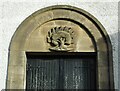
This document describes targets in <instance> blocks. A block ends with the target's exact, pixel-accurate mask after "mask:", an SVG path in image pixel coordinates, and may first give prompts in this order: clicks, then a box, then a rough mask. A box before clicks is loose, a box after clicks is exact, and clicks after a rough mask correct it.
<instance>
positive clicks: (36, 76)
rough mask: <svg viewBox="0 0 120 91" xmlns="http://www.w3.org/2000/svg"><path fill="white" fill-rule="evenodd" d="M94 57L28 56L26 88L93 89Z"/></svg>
mask: <svg viewBox="0 0 120 91" xmlns="http://www.w3.org/2000/svg"><path fill="white" fill-rule="evenodd" d="M95 83H96V67H95V58H91V57H90V58H87V57H82V58H80V57H77V58H76V57H74V56H73V57H70V58H68V57H55V56H53V57H46V58H45V57H44V58H43V57H40V58H37V57H32V58H31V57H28V61H27V70H26V89H41V90H44V89H47V90H51V89H95V88H96V86H95Z"/></svg>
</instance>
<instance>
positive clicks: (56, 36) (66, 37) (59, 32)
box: [47, 27, 73, 51]
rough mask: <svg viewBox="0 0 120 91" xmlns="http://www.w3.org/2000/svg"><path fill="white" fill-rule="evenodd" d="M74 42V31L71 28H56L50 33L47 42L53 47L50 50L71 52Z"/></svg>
mask: <svg viewBox="0 0 120 91" xmlns="http://www.w3.org/2000/svg"><path fill="white" fill-rule="evenodd" d="M72 40H73V31H72V30H71V28H69V27H54V28H52V29H51V30H50V31H48V36H47V42H48V43H50V45H51V46H52V47H51V48H50V50H54V51H69V50H71V48H68V47H69V46H70V45H71V44H72V43H73V42H72Z"/></svg>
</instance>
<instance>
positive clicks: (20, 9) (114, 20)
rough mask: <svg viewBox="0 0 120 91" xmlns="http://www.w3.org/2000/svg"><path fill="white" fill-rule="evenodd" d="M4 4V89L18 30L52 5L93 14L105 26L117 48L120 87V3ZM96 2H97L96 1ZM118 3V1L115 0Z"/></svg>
mask: <svg viewBox="0 0 120 91" xmlns="http://www.w3.org/2000/svg"><path fill="white" fill-rule="evenodd" d="M30 1H31V2H24V1H21V2H15V1H13V2H12V1H11V2H10V1H5V2H2V3H0V46H1V47H0V89H4V88H5V84H6V75H7V65H8V56H9V55H8V51H9V44H10V41H11V38H12V36H13V34H14V32H15V30H16V29H17V27H18V26H19V25H20V24H21V23H22V21H23V20H24V19H26V18H27V17H28V16H29V15H31V14H32V13H34V12H35V11H37V10H39V9H41V8H44V7H47V6H51V5H59V4H60V5H71V6H75V7H78V8H81V9H84V10H85V11H87V12H89V13H91V14H92V15H93V16H94V17H96V18H97V19H98V20H99V21H100V22H101V23H102V25H103V26H104V27H105V29H106V31H107V33H108V34H109V37H110V39H111V42H112V46H113V64H114V80H115V88H116V89H117V88H118V2H80V1H77V2H75V1H73V0H70V1H69V2H68V0H64V1H61V0H57V1H46V2H45V1H42V0H41V2H40V1H39V2H32V0H30ZM94 1H95V0H94ZM113 1H114V0H113Z"/></svg>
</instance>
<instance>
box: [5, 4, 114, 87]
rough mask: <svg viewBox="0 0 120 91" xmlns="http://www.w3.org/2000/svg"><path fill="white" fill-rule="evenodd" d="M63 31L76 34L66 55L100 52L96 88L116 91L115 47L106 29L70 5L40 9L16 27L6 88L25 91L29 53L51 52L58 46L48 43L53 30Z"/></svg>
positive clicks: (82, 11)
mask: <svg viewBox="0 0 120 91" xmlns="http://www.w3.org/2000/svg"><path fill="white" fill-rule="evenodd" d="M60 28H61V30H63V31H66V29H65V28H67V31H68V30H69V29H70V31H69V32H71V31H73V33H74V34H73V36H72V35H70V36H72V37H73V41H72V42H71V41H70V42H69V43H68V44H69V45H66V46H67V47H66V49H67V52H84V53H85V52H96V53H97V59H96V60H97V88H98V89H113V88H114V84H113V83H114V81H113V67H112V66H113V64H112V59H113V58H112V46H111V42H110V39H109V36H108V34H107V32H106V30H105V29H104V27H103V26H102V25H101V23H100V22H99V21H98V20H97V19H96V18H95V17H94V16H92V15H91V14H89V13H88V12H86V11H84V10H82V9H79V8H76V7H72V6H67V5H56V6H51V7H47V8H44V9H41V10H39V11H37V12H35V13H33V14H32V15H30V16H29V17H28V18H27V19H25V20H24V21H23V22H22V24H21V25H20V26H19V27H18V28H17V30H16V32H15V33H14V35H13V38H12V40H11V44H10V48H9V65H8V78H7V89H25V87H26V61H27V58H26V52H51V50H50V49H53V48H52V47H55V44H54V46H53V45H51V43H53V42H52V40H50V42H48V41H47V37H48V34H49V32H50V30H52V29H53V30H55V31H56V30H57V29H58V30H60ZM61 30H60V31H61ZM65 34H66V32H65ZM68 35H69V33H68ZM65 36H66V35H65ZM62 37H64V36H63V34H62ZM52 39H53V38H52ZM62 41H63V40H62ZM60 43H61V42H60ZM61 44H62V43H61ZM60 47H61V45H60V44H59V46H57V47H56V48H57V51H58V50H60V51H62V50H61V49H64V48H63V47H62V48H60ZM71 48H72V49H71ZM66 49H65V51H66ZM69 49H70V50H69ZM54 50H55V51H56V49H53V51H54Z"/></svg>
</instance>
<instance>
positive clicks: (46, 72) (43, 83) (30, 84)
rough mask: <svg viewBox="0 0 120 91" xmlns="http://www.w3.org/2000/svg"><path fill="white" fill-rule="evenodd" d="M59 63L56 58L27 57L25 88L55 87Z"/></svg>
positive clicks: (56, 86) (56, 85)
mask: <svg viewBox="0 0 120 91" xmlns="http://www.w3.org/2000/svg"><path fill="white" fill-rule="evenodd" d="M58 75H59V63H58V61H57V60H52V61H50V60H48V59H29V60H28V62H27V82H26V88H27V89H57V88H58V82H57V81H58V77H59V76H58Z"/></svg>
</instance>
